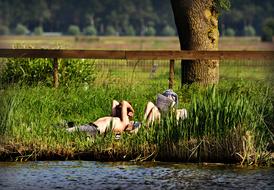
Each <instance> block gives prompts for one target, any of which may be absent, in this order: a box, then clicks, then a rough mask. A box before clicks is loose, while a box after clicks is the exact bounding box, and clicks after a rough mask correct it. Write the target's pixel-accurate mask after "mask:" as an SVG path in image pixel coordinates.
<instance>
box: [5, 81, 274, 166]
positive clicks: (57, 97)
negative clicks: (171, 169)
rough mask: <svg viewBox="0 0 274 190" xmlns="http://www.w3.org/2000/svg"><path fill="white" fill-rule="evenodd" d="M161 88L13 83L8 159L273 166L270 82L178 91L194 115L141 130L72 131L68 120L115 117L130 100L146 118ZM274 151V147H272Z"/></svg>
mask: <svg viewBox="0 0 274 190" xmlns="http://www.w3.org/2000/svg"><path fill="white" fill-rule="evenodd" d="M163 90H164V89H163V88H161V87H156V88H152V89H151V88H149V87H148V86H131V87H130V88H124V86H117V85H112V84H105V86H104V88H102V86H101V85H94V84H93V85H88V86H86V85H78V84H75V85H74V86H72V85H71V86H70V87H64V86H63V87H60V88H59V89H53V88H49V87H46V86H41V85H40V86H39V85H38V86H36V87H27V86H25V87H24V86H13V87H9V88H8V89H5V90H2V91H1V92H0V93H1V95H0V103H1V105H3V106H1V108H0V109H1V113H0V121H1V123H0V127H1V128H0V131H1V139H2V140H1V147H2V148H1V150H0V157H1V159H2V160H7V159H10V158H12V159H15V160H40V159H93V160H94V159H95V160H135V161H144V160H163V161H171V160H173V161H191V162H225V163H242V164H271V162H273V161H272V160H271V157H270V153H271V150H269V149H268V145H269V143H273V132H271V126H272V127H273V95H272V92H273V91H271V90H270V89H269V88H268V87H267V86H265V85H262V84H258V83H256V84H253V83H243V82H233V83H231V82H230V83H226V82H223V83H220V84H219V85H218V86H210V87H207V88H205V87H200V86H196V85H192V86H183V87H182V88H178V89H175V91H176V92H178V94H179V97H180V98H179V100H180V105H179V107H185V108H187V110H188V115H189V117H188V119H186V120H183V121H179V122H177V121H176V120H175V118H174V115H173V114H172V113H170V115H169V116H168V117H166V118H165V119H163V120H162V121H161V123H160V124H159V125H155V126H150V127H148V128H146V127H144V126H143V127H142V128H141V129H140V130H139V131H138V133H137V134H128V133H124V134H123V135H122V136H121V138H120V139H119V140H116V139H115V136H114V135H113V134H112V133H107V134H106V135H102V136H97V137H96V138H93V137H89V136H87V135H86V134H83V133H80V132H76V133H72V134H70V133H67V132H66V130H65V127H64V126H65V125H66V122H67V121H74V122H75V123H76V124H83V123H88V122H90V121H94V120H95V119H96V118H98V117H102V116H105V115H109V113H110V108H111V102H112V100H113V99H116V100H122V99H125V100H130V101H131V102H132V104H133V107H134V108H135V110H136V115H135V120H139V121H142V116H143V110H144V107H145V104H146V103H147V101H155V98H156V94H157V93H159V92H162V91H163ZM272 151H273V150H272Z"/></svg>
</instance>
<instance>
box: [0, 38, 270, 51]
mask: <svg viewBox="0 0 274 190" xmlns="http://www.w3.org/2000/svg"><path fill="white" fill-rule="evenodd" d="M12 47H31V48H44V49H60V48H62V49H110V50H114V49H115V50H179V49H180V44H179V40H178V38H177V37H84V36H79V37H73V36H43V37H39V36H38V37H37V36H0V48H12ZM219 49H220V50H274V43H271V42H261V40H260V38H259V37H222V38H220V41H219Z"/></svg>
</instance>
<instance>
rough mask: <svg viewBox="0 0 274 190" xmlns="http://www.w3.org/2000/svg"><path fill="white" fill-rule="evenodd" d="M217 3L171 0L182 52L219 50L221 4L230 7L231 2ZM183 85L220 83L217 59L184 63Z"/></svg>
mask: <svg viewBox="0 0 274 190" xmlns="http://www.w3.org/2000/svg"><path fill="white" fill-rule="evenodd" d="M218 3H219V4H216V2H215V1H214V0H171V4H172V9H173V13H174V18H175V23H176V26H177V31H178V35H179V40H180V45H181V50H217V49H218V40H219V31H218V14H219V11H218V5H219V6H220V7H221V6H222V7H229V2H226V3H225V2H223V1H221V2H218ZM181 68H182V83H183V84H186V83H193V82H198V83H203V84H209V83H217V82H218V81H219V61H218V60H187V61H182V64H181Z"/></svg>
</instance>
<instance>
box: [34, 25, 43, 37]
mask: <svg viewBox="0 0 274 190" xmlns="http://www.w3.org/2000/svg"><path fill="white" fill-rule="evenodd" d="M33 33H34V35H36V36H41V35H43V33H44V30H43V27H42V26H38V27H35V28H34V31H33Z"/></svg>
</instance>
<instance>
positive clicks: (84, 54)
mask: <svg viewBox="0 0 274 190" xmlns="http://www.w3.org/2000/svg"><path fill="white" fill-rule="evenodd" d="M0 57H5V58H12V57H13V58H86V59H128V60H171V59H173V60H197V59H217V60H224V59H226V60H229V59H230V60H242V59H245V60H274V51H196V50H183V51H122V50H121V51H119V50H117V51H113V50H58V49H51V50H49V49H0Z"/></svg>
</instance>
